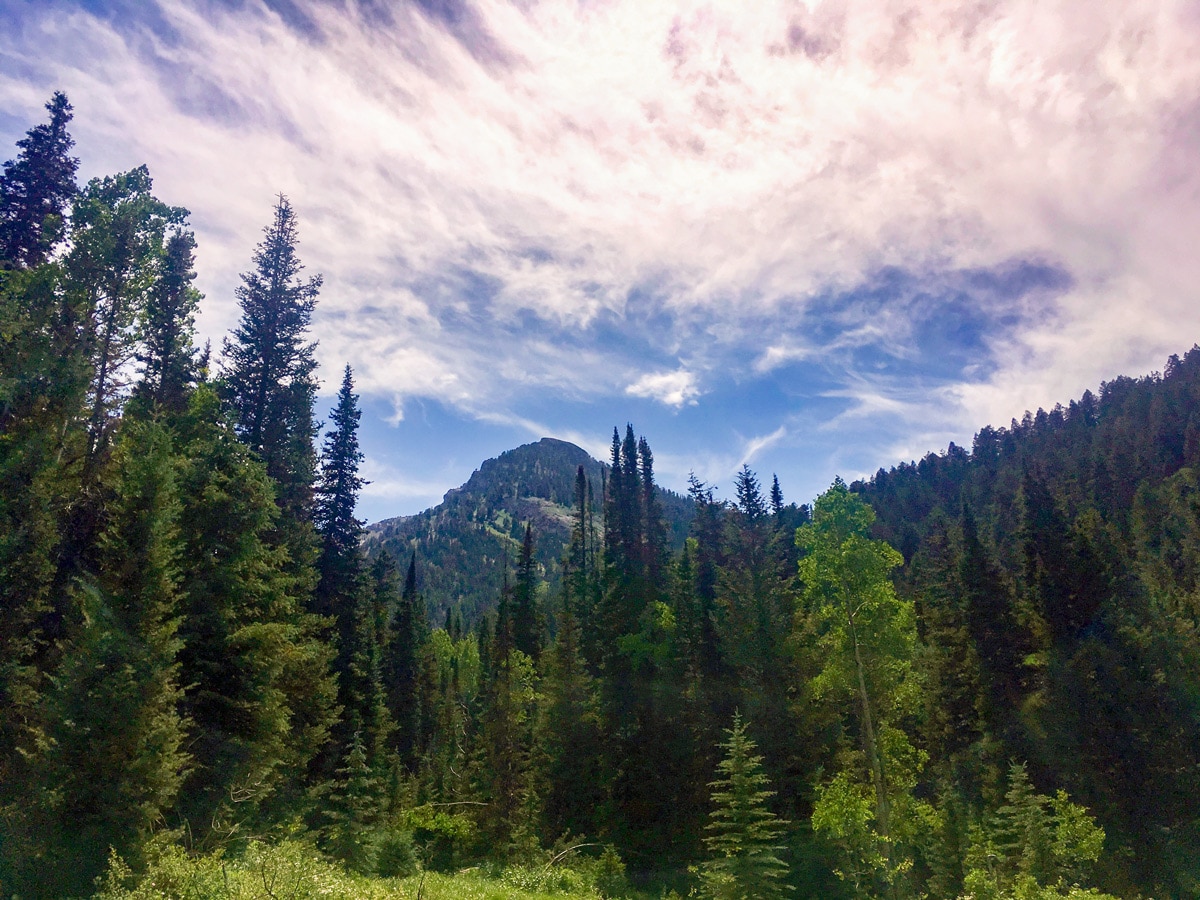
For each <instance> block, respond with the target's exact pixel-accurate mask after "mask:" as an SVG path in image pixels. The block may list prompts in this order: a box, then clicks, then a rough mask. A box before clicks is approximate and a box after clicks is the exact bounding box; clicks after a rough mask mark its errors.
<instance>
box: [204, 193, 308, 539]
mask: <svg viewBox="0 0 1200 900" xmlns="http://www.w3.org/2000/svg"><path fill="white" fill-rule="evenodd" d="M298 243H299V234H298V229H297V224H296V214H295V212H294V211H293V210H292V205H291V204H290V203H289V202H288V200H287V198H286V197H284V196H283V195H280V197H279V200H278V202H277V203H276V204H275V215H274V218H273V220H272V222H271V224H270V225H268V226H267V227H266V228H265V229H264V231H263V239H262V241H261V242H260V243H259V244H258V246H257V247H256V248H255V250H254V256H253V260H254V269H253V270H252V271H250V272H246V273H243V274H242V283H241V286H240V287H238V289H237V292H236V293H237V299H238V302H239V303H240V304H241V307H242V318H241V321H240V322H239V323H238V326H237V328H236V329H235V331H234V333H233V338H232V340H231V339H228V338H227V339H226V340H225V345H224V354H225V373H224V383H225V395H226V397H227V399H228V401H229V404H230V405H231V406H232V407H233V410H234V413H235V415H236V417H237V422H238V431H239V433H240V434H241V435H242V437H243V438H244V439H245V441H246V443H248V444H249V445H250V449H251V450H253V451H254V452H255V453H257V454H258V455H259V456H260V457H261V458H262V460H263V461H264V462H265V463H266V465H267V473H268V474H269V475H270V476H271V477H272V478H273V479H275V482H276V483H277V484H278V485H279V488H278V498H277V499H278V502H279V506H280V508H281V509H282V510H283V511H284V514H285V517H287V518H290V519H293V520H296V521H308V520H310V519H311V516H312V491H313V478H314V474H315V467H316V457H315V451H314V448H313V439H314V438H315V436H316V432H317V429H316V425H315V424H314V422H313V401H314V399H315V397H316V390H317V379H316V368H317V362H316V358H315V356H314V353H315V351H316V344H315V343H309V342H308V328H309V323H310V320H311V318H312V312H313V309H314V308H315V307H316V303H317V294H318V292H319V291H320V289H321V276H320V275H316V276H313V277H312V278H308V279H302V278H301V277H300V273H301V272H302V271H303V268H304V266H303V265H302V264H301V262H300V257H299V255H298V254H297V245H298Z"/></svg>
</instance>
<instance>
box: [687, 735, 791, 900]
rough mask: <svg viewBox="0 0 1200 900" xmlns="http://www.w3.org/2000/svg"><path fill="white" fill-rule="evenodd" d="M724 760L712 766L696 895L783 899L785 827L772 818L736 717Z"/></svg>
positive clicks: (757, 762)
mask: <svg viewBox="0 0 1200 900" xmlns="http://www.w3.org/2000/svg"><path fill="white" fill-rule="evenodd" d="M726 734H727V735H728V740H726V741H725V742H724V743H723V744H722V745H721V746H722V747H723V748H724V749H725V758H724V759H722V760H721V762H720V763H718V765H717V771H718V773H719V775H718V777H717V779H716V780H715V781H713V782H711V784H710V787H712V788H713V792H712V803H713V809H712V812H711V813H710V817H709V818H710V821H709V823H708V825H707V826H706V829H705V830H706V831H707V832H708V833H707V835H706V836H705V838H704V844H705V846H706V847H707V848H708V852H709V854H710V856H709V858H708V859H707V860H706V861H705V862H704V863H703V864H702V865H701V867H700V879H701V895H702V896H704V897H709V898H712V900H771V898H776V897H784V896H786V885H785V884H783V883H782V881H783V879H784V877H785V876H786V875H787V865H786V864H785V863H784V862H783V861H782V860H781V859H780V858H779V854H780V853H781V852H782V851H783V844H782V843H781V839H782V836H783V833H784V830H785V829H786V827H787V823H786V822H784V821H783V820H781V819H780V818H779V817H778V816H776V815H775V814H774V813H772V812H771V810H770V809H769V808H768V806H767V801H768V800H770V798H771V797H773V796H774V795H775V792H774V791H769V790H766V789H765V788H766V786H767V783H768V782H767V776H766V775H765V774H763V771H762V757H761V756H758V755H756V754H755V753H754V750H755V744H754V741H752V740H750V738H749V737H748V736H747V735H746V726H745V723H743V722H742V719H741V716H740V715H735V716H734V719H733V728H731V729H730V730H729V731H727V732H726Z"/></svg>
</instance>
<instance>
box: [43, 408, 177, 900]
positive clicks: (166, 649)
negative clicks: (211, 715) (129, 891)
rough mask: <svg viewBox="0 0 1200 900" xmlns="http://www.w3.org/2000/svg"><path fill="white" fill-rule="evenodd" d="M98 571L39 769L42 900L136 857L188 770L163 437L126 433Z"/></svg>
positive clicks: (75, 624) (172, 504) (173, 505)
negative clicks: (45, 833) (45, 824)
mask: <svg viewBox="0 0 1200 900" xmlns="http://www.w3.org/2000/svg"><path fill="white" fill-rule="evenodd" d="M111 477H112V494H111V497H110V498H109V500H108V502H107V503H106V507H105V513H106V515H105V519H106V525H105V528H104V530H103V531H102V532H101V534H100V537H99V540H98V546H97V547H96V550H95V555H94V559H95V566H96V568H95V571H94V572H92V573H89V574H88V575H86V576H83V577H81V578H80V579H79V581H78V582H77V587H76V589H75V591H76V603H77V610H78V613H77V615H76V616H74V617H73V621H71V622H70V624H69V627H68V631H67V646H66V648H65V651H64V654H63V665H62V667H61V668H60V669H59V671H58V672H57V673H56V676H55V679H54V682H55V689H54V691H53V692H52V695H51V698H50V703H51V726H50V729H49V736H50V742H49V743H48V745H47V748H46V750H45V760H44V763H43V765H44V768H43V773H44V777H46V778H47V779H48V782H49V785H50V786H49V787H48V788H46V794H45V796H48V797H49V798H50V804H49V805H50V809H51V810H52V811H53V814H54V820H53V829H52V832H51V836H50V840H49V848H48V857H49V858H48V859H43V861H42V863H41V865H40V866H39V868H41V869H42V872H41V875H40V881H41V883H40V886H39V888H38V890H37V893H38V894H42V895H50V896H63V895H73V894H74V895H77V894H81V893H86V891H87V889H88V888H89V887H90V885H91V883H92V879H94V878H95V877H96V876H97V875H99V874H100V873H101V872H102V870H103V867H104V865H105V862H106V860H107V857H108V854H109V848H113V849H115V850H116V851H117V852H118V853H120V854H122V855H123V856H125V857H126V858H129V859H136V857H137V853H138V851H139V849H140V847H141V845H142V843H143V842H144V841H145V839H146V838H148V837H149V835H150V833H151V830H152V829H153V828H154V827H156V826H157V825H158V824H159V823H161V822H162V821H163V819H164V818H165V816H166V814H167V813H168V811H169V810H170V809H171V808H172V807H173V805H174V802H175V799H176V795H177V793H178V790H179V786H180V784H181V782H182V780H183V776H184V773H185V771H186V768H187V766H188V762H189V760H188V755H187V753H186V752H185V750H184V737H185V723H184V722H183V721H182V720H181V718H180V715H179V712H178V704H179V700H180V695H181V690H180V687H179V682H180V673H179V666H178V661H177V657H178V653H179V649H180V642H179V639H178V635H177V629H178V622H179V620H178V616H177V612H176V602H177V591H178V578H179V569H178V566H179V550H180V547H179V544H178V530H177V519H178V515H179V500H178V494H177V489H176V483H175V473H174V471H173V463H172V455H171V450H170V436H169V434H168V433H167V432H166V430H165V429H163V428H161V427H159V426H156V425H153V424H142V423H131V424H130V425H128V426H126V428H125V429H124V433H123V434H122V436H121V440H120V442H119V445H118V447H117V452H116V454H115V455H114V458H113V461H112V474H111Z"/></svg>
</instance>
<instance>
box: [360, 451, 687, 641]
mask: <svg viewBox="0 0 1200 900" xmlns="http://www.w3.org/2000/svg"><path fill="white" fill-rule="evenodd" d="M580 466H582V467H583V470H584V475H585V477H587V479H588V480H589V481H590V482H591V485H592V495H593V498H594V501H593V511H594V513H595V516H596V521H597V522H599V521H600V506H601V498H602V496H603V482H604V479H605V477H606V476H605V472H606V471H607V469H608V466H607V465H605V464H604V463H602V462H600V461H599V460H597V459H595V458H593V457H592V456H591V455H590V454H588V453H587V451H585V450H583V449H582V448H581V447H578V446H577V445H575V444H572V443H570V442H569V441H564V440H560V439H558V438H551V437H544V438H542V439H541V440H538V441H534V442H531V443H528V444H522V445H520V446H519V447H514V448H512V449H511V450H506V451H504V452H503V453H501V454H500V455H499V456H496V457H493V458H491V459H487V460H484V461H483V462H482V463H480V465H479V467H478V468H477V469H475V471H474V472H472V473H471V476H470V477H469V478H468V479H467V480H466V481H465V482H464V483H463V484H462V485H460V486H459V487H454V488H450V489H448V490H447V491H446V493H445V494H444V495H443V497H442V502H441V503H439V504H438V505H436V506H432V507H430V508H429V509H426V510H423V511H421V512H419V513H415V514H413V515H409V516H393V517H389V518H386V519H381V520H380V521H378V522H375V523H373V524H371V525H368V526H367V528H366V535H365V537H364V543H365V544H366V548H367V551H368V553H370V554H372V555H374V554H377V553H379V552H380V551H381V550H385V549H386V550H387V551H388V552H390V553H391V554H392V555H393V556H395V557H397V558H398V559H400V560H401V561H406V560H407V559H408V558H409V556H410V555H411V554H413V553H415V554H416V559H417V584H418V589H419V590H420V592H421V593H422V595H423V596H424V598H425V603H426V608H427V610H428V611H429V614H430V619H431V621H433V622H434V623H436V624H441V623H442V622H443V621H444V620H445V617H446V614H447V612H448V611H449V610H452V609H454V610H457V611H458V612H459V613H460V614H461V615H462V618H463V621H464V623H465V624H467V625H468V626H469V625H470V624H471V623H473V622H474V621H475V620H476V619H477V618H478V617H479V615H480V614H484V613H486V612H487V611H488V610H490V609H492V608H494V606H495V605H496V602H497V601H498V599H499V596H500V592H501V590H502V589H503V584H504V578H505V574H506V571H507V570H508V569H511V568H512V567H513V566H514V565H515V562H516V559H517V554H518V553H519V552H520V548H521V542H522V540H523V537H524V532H525V526H526V524H530V525H532V526H533V533H534V561H535V563H536V565H537V568H538V574H539V576H540V578H541V579H543V581H544V584H545V587H544V588H543V590H544V591H545V593H546V595H547V596H548V597H553V596H555V595H556V593H557V591H558V585H559V574H560V573H559V565H558V563H559V560H560V559H561V558H562V555H563V552H564V550H565V548H566V545H567V543H568V542H569V540H570V531H571V520H572V516H573V513H574V509H573V508H574V504H575V479H576V474H577V472H578V470H579V467H580ZM659 497H660V499H661V502H662V508H663V518H664V520H665V521H666V523H667V531H668V535H669V537H670V543H671V546H672V549H678V548H679V547H680V546H682V544H683V540H684V538H685V537H686V536H687V529H688V525H689V523H690V522H691V518H692V501H691V499H690V498H688V497H685V496H682V495H680V494H676V493H675V492H673V491H669V490H666V489H663V488H659Z"/></svg>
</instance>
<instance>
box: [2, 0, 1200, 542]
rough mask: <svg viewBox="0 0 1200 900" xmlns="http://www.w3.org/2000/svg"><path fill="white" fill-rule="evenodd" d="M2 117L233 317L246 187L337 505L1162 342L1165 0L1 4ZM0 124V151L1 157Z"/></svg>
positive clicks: (990, 402)
mask: <svg viewBox="0 0 1200 900" xmlns="http://www.w3.org/2000/svg"><path fill="white" fill-rule="evenodd" d="M0 18H2V19H3V21H5V23H6V27H5V28H4V29H0V141H2V142H3V144H4V145H5V146H8V147H10V148H11V147H12V145H13V143H14V142H15V141H16V140H17V139H18V138H19V137H20V136H21V135H22V133H23V132H24V131H25V129H26V128H28V127H29V126H30V125H32V124H33V123H35V122H38V121H41V120H42V118H43V111H42V104H43V103H44V102H45V101H46V99H47V98H48V97H49V95H50V93H51V92H52V91H53V90H56V89H61V90H64V91H66V92H67V94H68V96H69V97H70V99H71V101H72V103H73V104H74V106H75V110H76V118H75V121H74V123H73V133H74V135H75V137H76V140H77V152H78V154H79V156H80V157H81V160H82V175H83V176H84V177H91V176H95V175H101V174H107V173H111V172H115V171H120V170H126V169H129V168H132V167H134V166H137V165H140V164H142V163H145V164H147V165H148V166H149V167H150V171H151V174H152V175H153V176H154V178H155V186H156V192H157V194H158V195H159V196H160V197H161V198H162V199H163V200H165V201H167V202H169V203H172V204H177V205H182V206H186V207H187V208H189V209H190V210H191V211H192V217H191V225H192V227H193V228H194V229H195V231H196V235H197V240H198V242H199V254H198V267H199V271H200V285H201V288H202V290H203V291H204V293H205V295H206V299H205V303H204V308H203V314H202V317H201V320H200V329H201V332H202V336H203V337H208V338H212V339H213V341H214V345H215V346H219V343H220V338H221V336H222V335H223V334H224V333H225V332H226V331H227V330H228V329H229V328H230V327H231V326H232V325H233V324H234V322H235V321H236V318H237V313H238V311H237V306H236V303H235V301H234V298H233V290H234V287H235V286H236V284H237V276H238V273H239V272H241V271H243V270H245V269H246V268H247V267H248V265H249V260H250V253H251V250H252V248H253V246H254V244H255V243H256V242H257V241H258V239H259V237H260V235H261V230H262V227H263V226H264V225H265V224H266V223H267V222H268V221H269V219H270V214H271V206H272V203H273V199H274V197H275V195H276V194H277V193H279V192H282V193H284V194H286V195H287V196H288V197H289V198H290V200H291V202H292V204H293V205H294V207H295V208H296V210H297V212H298V214H299V217H300V233H301V256H302V258H303V259H304V260H305V262H306V264H307V267H308V271H309V272H320V273H322V275H323V276H324V279H325V282H324V288H323V291H322V296H321V302H320V306H319V307H318V311H317V313H316V316H315V318H314V327H313V334H314V337H315V338H316V339H318V340H319V342H320V347H319V352H318V356H319V358H320V360H321V363H322V366H323V369H322V374H323V378H324V382H325V384H324V392H325V394H326V395H327V396H325V397H323V399H322V404H323V409H326V408H327V407H328V403H329V401H330V399H331V395H332V394H333V393H334V392H335V391H336V389H337V387H338V384H339V382H340V372H341V368H342V366H343V365H344V364H345V363H349V364H350V365H351V366H353V368H354V370H355V373H356V376H357V380H358V385H359V389H360V391H361V393H362V403H363V408H364V415H363V423H362V432H361V438H362V443H363V446H364V449H365V451H366V453H367V461H366V463H365V466H364V471H365V474H366V476H367V477H368V478H370V479H371V481H372V484H371V485H370V486H368V488H367V489H366V490H365V491H364V495H363V498H362V503H361V508H360V514H361V515H363V516H364V517H366V518H368V519H370V520H376V519H379V518H383V517H385V516H389V515H397V514H406V513H411V512H415V511H418V510H420V509H422V508H424V507H426V506H429V505H431V504H433V503H436V502H437V501H438V500H440V498H441V495H442V494H443V493H444V492H445V490H447V489H448V488H450V487H454V486H457V485H458V484H461V483H462V482H463V481H465V480H466V478H467V477H468V476H469V475H470V473H471V471H472V470H473V469H474V468H475V467H476V466H477V465H478V464H479V463H480V462H481V461H482V460H483V459H485V458H487V457H490V456H494V455H496V454H497V453H499V452H501V451H503V450H505V449H508V448H510V447H513V446H516V445H517V444H520V443H525V442H527V441H530V440H536V439H538V438H540V437H542V436H545V435H550V436H555V437H560V438H564V439H567V440H573V441H575V442H576V443H579V444H580V445H581V446H583V447H585V448H586V449H588V450H590V451H592V452H593V453H595V454H598V455H603V454H604V452H605V451H606V448H607V445H608V440H609V436H610V434H611V430H612V427H613V426H614V425H618V426H621V427H622V428H623V427H624V424H625V423H626V422H632V423H633V424H634V426H635V428H636V429H637V430H638V432H639V433H642V434H644V435H645V436H646V437H647V439H648V440H649V441H650V444H651V447H652V448H653V449H654V451H655V456H656V462H657V469H658V473H659V477H660V480H661V481H662V483H664V484H665V485H667V486H669V487H674V488H677V489H680V488H682V487H684V485H685V483H686V479H687V475H688V472H689V471H694V472H695V473H696V474H697V475H698V476H699V477H700V478H702V479H704V480H706V481H708V482H710V483H714V484H716V485H717V487H718V489H719V490H720V491H721V492H723V493H725V494H728V493H731V481H732V476H733V474H734V473H735V472H736V471H737V470H738V469H739V468H740V466H741V465H742V463H743V462H748V463H749V464H750V465H751V466H752V467H753V468H754V469H756V470H757V471H758V472H759V473H760V474H761V475H762V476H763V478H764V480H768V479H769V478H770V474H771V473H772V472H774V473H778V475H779V478H780V481H781V484H782V486H783V488H784V492H785V495H786V496H787V497H788V498H789V499H794V500H798V501H802V502H803V501H808V500H810V499H812V497H814V496H815V495H816V494H817V493H819V492H820V491H821V490H823V489H824V487H826V486H827V485H828V484H829V483H830V481H831V480H832V479H833V477H834V476H835V475H839V474H840V475H842V476H843V477H845V478H847V479H852V478H855V477H858V476H861V475H864V474H869V473H871V472H873V471H875V470H876V469H877V468H879V467H880V466H884V467H886V466H890V465H893V464H895V463H897V462H899V461H902V460H908V459H913V458H919V457H920V456H922V455H924V453H926V452H927V451H929V450H942V449H944V448H945V447H946V445H947V444H948V443H949V442H950V441H954V442H957V443H959V444H967V445H968V446H969V443H970V440H971V437H972V435H973V433H974V432H975V431H976V430H977V429H978V428H979V427H981V426H982V425H984V424H989V423H990V424H996V425H1001V424H1004V423H1007V422H1008V421H1009V420H1010V419H1011V418H1013V417H1017V418H1019V417H1020V416H1021V415H1022V413H1023V412H1024V411H1025V410H1026V409H1036V408H1037V407H1039V406H1042V407H1047V408H1049V407H1051V406H1053V405H1054V404H1055V403H1057V402H1062V403H1066V402H1067V401H1068V400H1069V399H1071V398H1072V397H1075V396H1078V395H1079V394H1080V393H1081V392H1082V391H1083V390H1084V389H1085V388H1088V387H1091V388H1095V387H1096V386H1097V385H1098V384H1099V382H1100V381H1101V380H1103V379H1105V378H1111V377H1113V376H1115V375H1117V374H1141V373H1145V372H1148V371H1151V370H1153V369H1157V368H1161V366H1162V364H1163V362H1164V361H1165V359H1166V356H1167V355H1168V354H1170V353H1173V352H1182V351H1183V350H1186V349H1187V348H1189V347H1190V346H1191V345H1192V344H1193V343H1194V342H1195V341H1197V340H1200V303H1198V302H1197V301H1198V300H1200V254H1198V253H1196V250H1195V244H1196V238H1197V236H1198V235H1200V167H1197V166H1196V164H1195V160H1196V159H1197V158H1200V155H1198V151H1200V7H1198V6H1197V5H1196V4H1195V3H1189V2H1167V0H1161V2H1149V0H1147V2H1117V0H1095V2H1085V0H1071V2H1057V3H1055V2H1046V0H1014V2H1009V3H1003V4H996V3H980V2H977V0H962V2H958V0H949V2H945V3H938V4H930V3H923V2H918V0H889V2H882V3H881V2H878V0H813V2H793V0H787V2H784V0H780V2H776V0H756V2H753V3H748V2H745V0H709V2H699V0H697V2H670V3H668V2H646V0H640V2H622V0H576V2H556V0H507V2H506V0H479V2H465V0H421V2H410V3H404V2H394V3H384V2H381V0H377V2H363V0H325V2H319V0H287V2H282V0H274V2H258V0H170V2H168V0H144V2H133V0H89V2H75V3H68V2H57V0H36V2H20V0H0ZM10 154H11V151H10Z"/></svg>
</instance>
